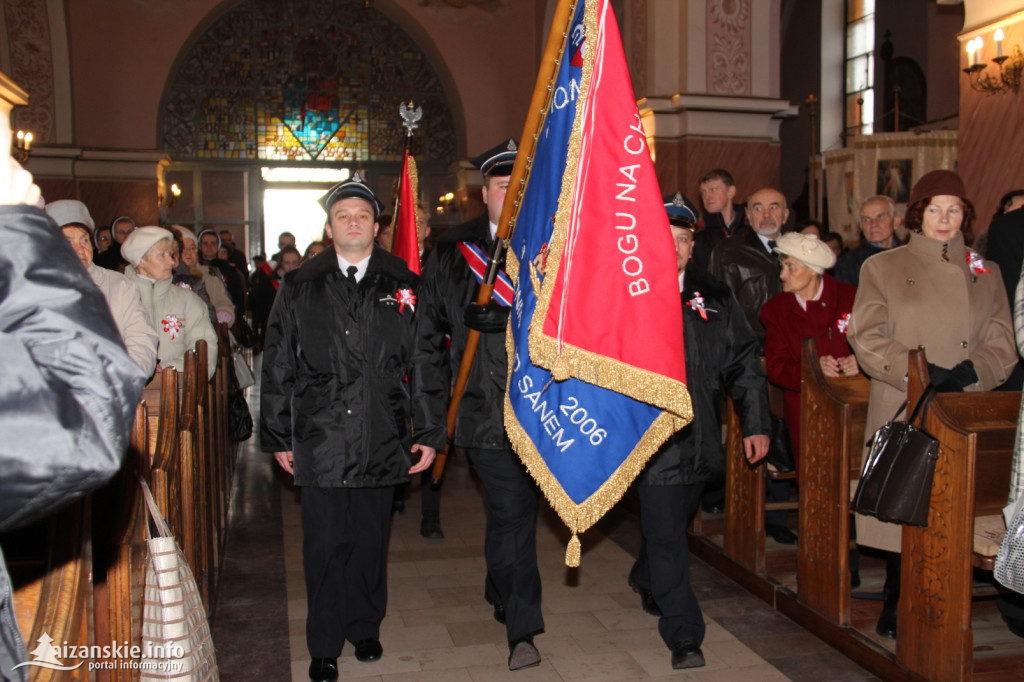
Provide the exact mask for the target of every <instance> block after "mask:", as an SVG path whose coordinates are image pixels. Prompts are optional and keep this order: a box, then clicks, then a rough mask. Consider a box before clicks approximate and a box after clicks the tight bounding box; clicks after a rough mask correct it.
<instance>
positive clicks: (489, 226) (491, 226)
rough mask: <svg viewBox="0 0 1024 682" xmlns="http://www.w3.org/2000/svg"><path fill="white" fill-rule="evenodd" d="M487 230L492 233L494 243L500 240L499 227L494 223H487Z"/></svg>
mask: <svg viewBox="0 0 1024 682" xmlns="http://www.w3.org/2000/svg"><path fill="white" fill-rule="evenodd" d="M487 229H489V230H490V231H491V241H492V242H493V241H494V240H495V239H497V238H498V226H497V225H495V224H494V223H492V222H490V221H487Z"/></svg>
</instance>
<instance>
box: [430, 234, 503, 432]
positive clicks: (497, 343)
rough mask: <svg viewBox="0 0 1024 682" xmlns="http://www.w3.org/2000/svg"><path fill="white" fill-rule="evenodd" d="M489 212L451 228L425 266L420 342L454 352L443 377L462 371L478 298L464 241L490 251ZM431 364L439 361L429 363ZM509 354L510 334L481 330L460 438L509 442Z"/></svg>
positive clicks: (434, 349)
mask: <svg viewBox="0 0 1024 682" xmlns="http://www.w3.org/2000/svg"><path fill="white" fill-rule="evenodd" d="M489 224H490V223H489V221H488V219H487V214H484V215H481V216H479V217H478V218H475V219H474V220H470V221H468V222H465V223H463V224H462V225H459V226H458V227H455V228H452V229H451V230H449V231H447V232H445V233H444V234H443V235H441V236H440V237H439V238H438V240H437V245H436V246H435V247H434V250H433V251H432V252H431V254H430V256H429V258H427V262H426V263H425V264H424V267H423V286H422V288H423V310H422V317H421V319H420V343H421V346H422V347H423V350H424V352H426V353H432V354H434V356H437V355H440V356H441V357H442V358H444V354H445V353H446V352H447V353H448V354H449V361H450V362H449V361H444V360H442V362H441V363H440V365H442V366H443V367H444V370H445V374H444V376H443V377H441V379H440V380H441V381H445V382H451V381H452V380H453V378H454V377H455V375H456V374H457V373H458V371H459V363H460V362H461V361H462V352H463V350H464V349H465V347H466V337H467V335H468V333H469V329H468V328H467V327H466V324H465V322H464V320H463V316H464V313H463V311H464V309H465V307H466V305H467V304H469V303H473V302H474V301H476V296H477V292H478V291H479V289H480V285H479V284H477V282H476V279H475V278H474V276H473V273H472V271H471V270H470V269H469V264H468V263H467V262H466V259H465V258H464V257H463V255H462V252H461V251H459V248H458V243H459V242H465V241H468V242H473V243H475V244H477V245H478V246H479V247H480V248H481V249H483V251H484V253H486V254H490V253H491V249H492V248H493V241H492V240H491V233H490V229H489V227H488V226H489ZM445 334H450V335H451V348H450V350H448V351H445V338H444V337H445ZM429 364H430V366H431V367H434V366H437V365H438V364H439V363H436V362H431V363H429ZM507 374H508V354H507V352H506V350H505V334H504V333H490V334H481V335H480V344H479V345H478V346H477V351H476V356H475V359H474V362H473V369H472V371H471V372H470V375H469V381H468V383H467V384H466V390H465V392H464V393H463V395H462V400H461V402H460V403H459V415H458V421H457V422H456V426H455V444H456V445H461V446H463V447H466V448H485V449H498V448H503V447H505V443H506V441H505V422H504V416H503V415H504V404H505V377H506V375H507Z"/></svg>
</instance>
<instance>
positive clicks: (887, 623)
mask: <svg viewBox="0 0 1024 682" xmlns="http://www.w3.org/2000/svg"><path fill="white" fill-rule="evenodd" d="M875 632H877V633H878V634H879V635H881V636H882V637H886V638H888V639H896V607H893V608H883V609H882V615H881V616H879V617H878V625H876V626H875Z"/></svg>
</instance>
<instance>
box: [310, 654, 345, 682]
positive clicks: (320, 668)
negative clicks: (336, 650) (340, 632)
mask: <svg viewBox="0 0 1024 682" xmlns="http://www.w3.org/2000/svg"><path fill="white" fill-rule="evenodd" d="M309 679H311V680H313V682H334V680H336V679H338V659H336V658H314V659H313V660H312V662H311V663H310V664H309Z"/></svg>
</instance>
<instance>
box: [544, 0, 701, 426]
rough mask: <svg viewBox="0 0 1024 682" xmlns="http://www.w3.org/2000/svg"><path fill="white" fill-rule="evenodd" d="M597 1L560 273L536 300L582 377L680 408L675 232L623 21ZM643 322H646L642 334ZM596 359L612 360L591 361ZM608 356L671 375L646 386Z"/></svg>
mask: <svg viewBox="0 0 1024 682" xmlns="http://www.w3.org/2000/svg"><path fill="white" fill-rule="evenodd" d="M598 7H599V9H598V10H597V14H598V18H597V26H598V30H597V31H587V33H586V50H591V51H592V52H593V54H592V55H588V57H590V58H592V59H593V70H592V71H591V72H590V77H589V84H588V85H585V86H583V87H584V90H585V92H583V93H582V94H581V96H580V99H581V102H580V104H579V105H578V106H579V107H580V109H581V110H580V111H578V112H577V121H578V125H579V131H580V138H579V139H580V144H579V159H578V165H577V167H576V169H575V170H574V173H573V176H574V178H575V187H574V189H573V195H572V201H571V204H570V206H569V211H568V215H567V221H566V223H565V224H566V230H565V232H564V238H563V239H561V240H560V237H561V236H562V235H559V233H558V231H557V230H556V232H555V235H554V237H553V239H552V254H553V256H552V257H551V259H550V260H549V266H550V265H554V267H555V268H557V277H556V278H554V279H553V283H552V289H551V294H550V296H545V295H543V294H542V295H541V297H540V302H539V305H538V308H537V312H538V314H539V315H543V317H544V327H543V337H544V339H543V340H542V341H541V343H542V345H546V347H547V349H548V353H550V355H548V357H552V356H554V355H563V354H564V355H565V356H566V358H567V360H568V361H569V364H570V367H571V368H572V369H570V371H571V373H572V374H573V375H574V376H579V377H580V378H583V377H587V380H589V381H591V383H596V384H598V385H600V386H604V387H606V388H611V389H612V390H617V391H620V392H623V393H626V394H627V395H632V396H633V397H634V398H637V399H638V400H644V401H646V402H650V403H652V404H655V405H659V406H661V407H664V408H665V409H669V410H674V409H679V407H678V406H679V405H680V404H681V402H680V401H679V396H680V395H681V394H683V393H684V392H685V389H684V388H683V386H682V384H684V383H685V381H686V368H685V364H684V361H683V323H682V310H681V309H680V307H679V300H678V299H679V294H678V291H679V290H678V286H679V284H678V281H679V280H678V274H677V272H676V261H675V251H674V248H673V245H672V233H671V230H669V226H668V217H667V216H666V215H665V208H664V202H663V201H662V199H661V190H660V188H659V185H658V179H657V177H656V176H655V173H654V164H653V163H652V162H651V157H650V153H649V151H648V147H647V141H646V135H645V133H644V130H643V126H642V125H641V124H640V115H639V113H638V112H637V107H636V100H635V98H634V95H633V86H632V83H631V82H630V78H629V71H628V69H627V66H626V59H625V56H624V55H623V52H622V41H621V39H620V38H619V33H618V27H617V26H616V24H615V20H614V18H613V16H612V15H611V12H610V10H609V9H608V6H607V3H606V2H602V3H599V4H598ZM552 261H553V263H552ZM639 328H643V329H645V330H646V331H645V332H644V335H643V342H642V343H638V341H637V337H636V330H637V329H639ZM539 358H540V359H539V361H538V364H540V365H542V366H546V363H545V361H544V359H543V358H544V356H543V355H541V356H539ZM594 361H596V362H597V363H598V364H599V365H603V367H604V369H602V370H593V369H590V368H589V365H591V363H592V362H594ZM610 365H615V366H618V367H627V368H635V369H637V370H641V371H647V372H651V373H652V375H654V376H660V377H664V383H663V384H662V385H660V386H658V388H657V390H655V391H649V390H648V391H645V390H643V389H644V386H643V385H638V384H639V382H636V381H635V379H634V378H632V377H631V376H630V375H631V372H625V373H617V372H615V371H609V369H611V366H610ZM573 370H575V371H573ZM556 378H558V376H557V372H556ZM670 386H674V389H673V390H669V387H670Z"/></svg>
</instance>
